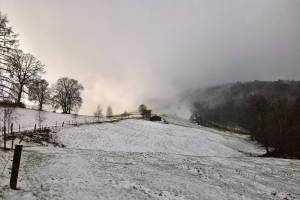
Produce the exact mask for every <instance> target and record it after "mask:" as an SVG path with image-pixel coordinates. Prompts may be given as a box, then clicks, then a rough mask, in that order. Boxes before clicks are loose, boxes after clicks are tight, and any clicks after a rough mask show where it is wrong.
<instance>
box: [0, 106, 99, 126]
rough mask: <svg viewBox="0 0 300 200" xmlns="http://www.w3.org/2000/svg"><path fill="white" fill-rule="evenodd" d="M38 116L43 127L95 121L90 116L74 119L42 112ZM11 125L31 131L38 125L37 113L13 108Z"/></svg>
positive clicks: (66, 115) (71, 116)
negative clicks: (41, 120) (41, 119)
mask: <svg viewBox="0 0 300 200" xmlns="http://www.w3.org/2000/svg"><path fill="white" fill-rule="evenodd" d="M2 110H3V108H1V107H0V114H1V115H0V116H1V118H3V113H2V112H1V111H2ZM40 116H41V117H42V118H43V122H42V125H43V126H55V125H56V123H57V125H58V126H61V125H62V123H63V122H64V123H65V124H68V123H72V122H74V121H77V123H86V122H93V121H95V118H94V117H92V116H84V115H78V117H77V118H76V119H75V118H74V115H70V114H61V113H54V112H44V111H41V115H40ZM12 123H14V125H15V127H18V126H19V125H20V127H21V130H27V129H33V128H34V124H38V111H37V110H31V109H24V108H15V109H13V113H12Z"/></svg>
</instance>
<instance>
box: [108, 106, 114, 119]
mask: <svg viewBox="0 0 300 200" xmlns="http://www.w3.org/2000/svg"><path fill="white" fill-rule="evenodd" d="M112 116H113V112H112V108H111V106H108V107H107V110H106V117H107V118H110V117H112Z"/></svg>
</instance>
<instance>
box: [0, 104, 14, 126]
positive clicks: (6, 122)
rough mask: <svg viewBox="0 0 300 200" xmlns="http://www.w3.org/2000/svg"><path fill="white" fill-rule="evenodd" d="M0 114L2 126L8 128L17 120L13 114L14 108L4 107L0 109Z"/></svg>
mask: <svg viewBox="0 0 300 200" xmlns="http://www.w3.org/2000/svg"><path fill="white" fill-rule="evenodd" d="M0 113H1V121H2V122H3V126H6V127H9V126H10V124H11V123H12V122H13V121H14V120H16V119H17V117H16V114H15V108H13V107H4V108H2V109H1V112H0Z"/></svg>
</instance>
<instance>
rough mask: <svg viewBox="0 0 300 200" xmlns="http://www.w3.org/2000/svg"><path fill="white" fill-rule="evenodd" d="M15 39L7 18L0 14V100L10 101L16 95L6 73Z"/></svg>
mask: <svg viewBox="0 0 300 200" xmlns="http://www.w3.org/2000/svg"><path fill="white" fill-rule="evenodd" d="M16 37H17V35H16V34H15V33H14V32H13V30H12V28H11V27H9V26H8V20H7V16H6V15H2V13H1V12H0V98H1V99H2V100H8V101H11V100H12V99H13V98H14V96H15V93H16V92H15V91H14V88H13V87H12V86H13V83H12V82H11V79H10V78H9V73H8V71H7V64H8V60H9V58H10V57H11V52H12V51H14V49H16V47H17V44H18V41H17V39H16Z"/></svg>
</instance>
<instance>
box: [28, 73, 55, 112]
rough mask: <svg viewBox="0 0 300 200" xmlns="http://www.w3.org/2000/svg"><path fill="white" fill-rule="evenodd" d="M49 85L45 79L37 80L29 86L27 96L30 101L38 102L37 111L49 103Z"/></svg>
mask: <svg viewBox="0 0 300 200" xmlns="http://www.w3.org/2000/svg"><path fill="white" fill-rule="evenodd" d="M48 86H49V83H48V82H47V81H46V80H45V79H37V80H35V81H34V82H33V83H32V84H30V85H29V88H28V89H29V90H28V96H29V100H30V101H35V102H38V104H39V110H43V105H44V104H46V103H49V101H50V88H49V87H48Z"/></svg>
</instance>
